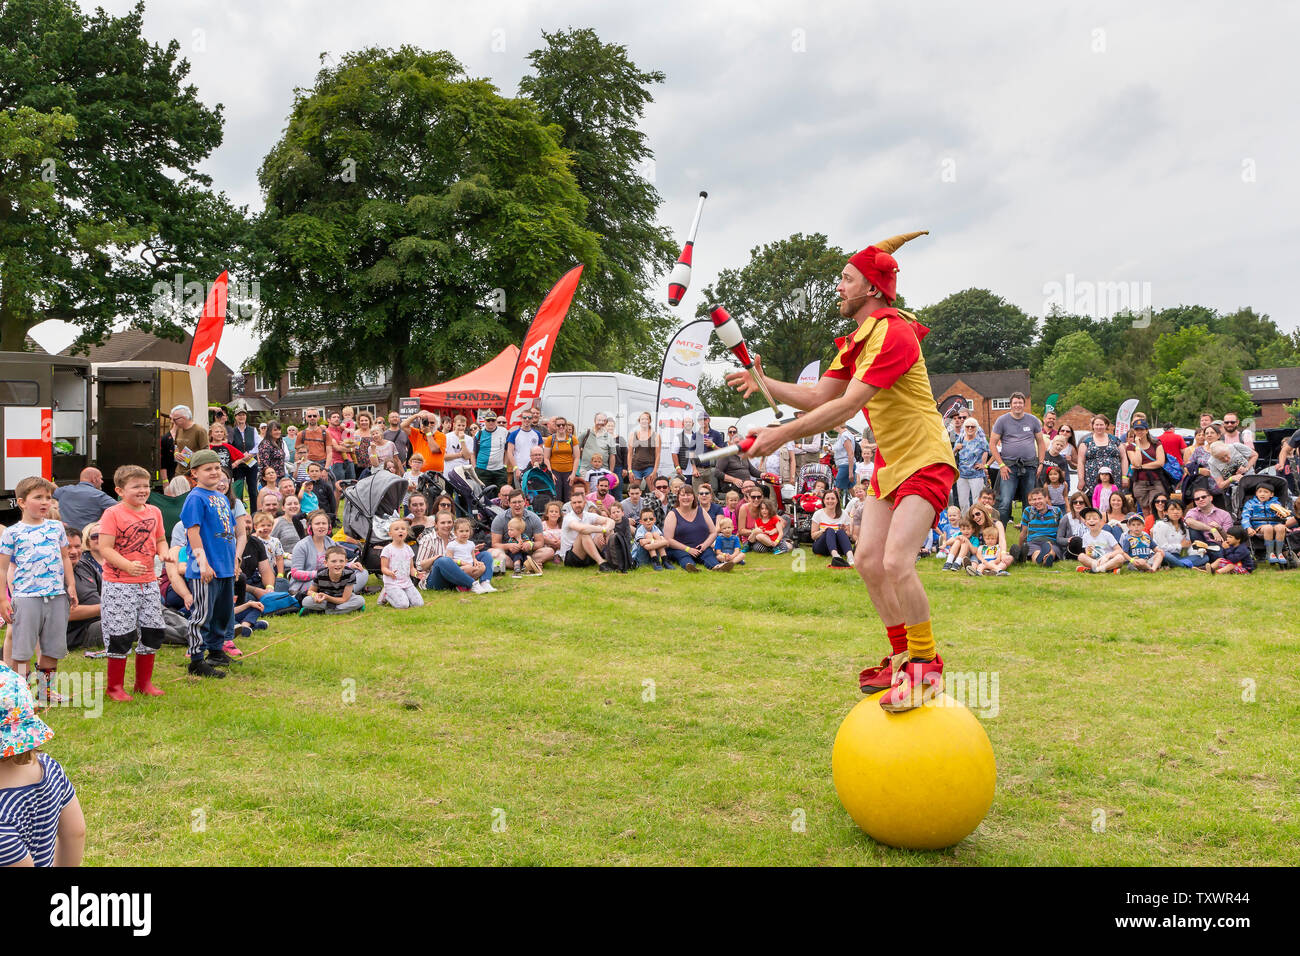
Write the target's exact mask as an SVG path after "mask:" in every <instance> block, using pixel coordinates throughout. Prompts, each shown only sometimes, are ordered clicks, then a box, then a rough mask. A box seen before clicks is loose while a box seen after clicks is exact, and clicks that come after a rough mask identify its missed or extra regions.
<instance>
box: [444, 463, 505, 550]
mask: <svg viewBox="0 0 1300 956" xmlns="http://www.w3.org/2000/svg"><path fill="white" fill-rule="evenodd" d="M446 479H447V489H448V491H447V493H448V494H450V495H451V497H452V501H453V502H455V505H456V517H458V518H469V520H470V521H472V522H473V523H474V530H473V532H471V535H470V536H471V537H472V538H473V539H474V540H475V541H477V542H490V541H491V540H492V520H493V519H494V518H496V516H497V515H499V514H501V513H503V512H504V511H505V509H504V508H500V507H498V506H496V505H494V504H491V503H490V502H489V499H490V498H491V497H492V496H493V495H495V494H496V490H497V487H496V485H484V484H483V482H482V480H480V478H479V476H478V475H476V474H475V473H474V472H473V471H472V470H471V469H469V468H455V469H452V470H451V471H449V472H447V475H446Z"/></svg>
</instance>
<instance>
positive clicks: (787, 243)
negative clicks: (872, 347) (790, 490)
mask: <svg viewBox="0 0 1300 956" xmlns="http://www.w3.org/2000/svg"><path fill="white" fill-rule="evenodd" d="M846 261H848V254H847V253H846V252H845V251H844V250H843V249H839V248H836V247H835V246H831V245H829V244H828V243H827V239H826V237H825V236H824V235H822V234H821V233H814V234H812V235H810V236H805V235H803V234H802V233H796V234H795V235H793V236H791V237H790V238H788V239H782V240H780V241H778V242H773V243H769V244H767V245H765V246H757V247H755V248H753V249H751V250H750V253H749V262H748V263H747V264H746V265H744V266H742V267H740V268H739V269H723V270H722V271H721V272H719V273H718V280H717V282H715V283H714V284H713V285H711V286H708V287H707V288H705V290H704V296H703V302H702V303H701V304H700V306H699V308H698V310H697V313H696V314H697V315H699V316H701V317H704V316H706V315H707V314H708V306H709V305H710V304H712V303H719V304H721V305H724V306H725V307H726V309H727V311H728V312H730V313H731V314H732V315H733V316H735V317H736V319H737V320H738V321H739V322H740V323H741V325H742V326H743V327H744V330H745V338H746V339H747V341H748V342H749V347H750V350H751V351H754V352H757V353H758V354H759V355H761V356H762V357H763V367H764V368H765V369H766V371H767V372H768V374H769V375H772V376H773V377H775V378H780V379H784V380H785V381H794V380H795V379H796V378H797V377H798V375H799V373H800V372H801V371H803V369H804V367H805V366H806V365H807V364H808V363H809V362H812V361H813V360H815V359H817V360H821V361H822V363H823V365H822V370H823V371H825V368H826V363H828V362H830V361H831V360H832V359H833V358H834V357H835V338H836V337H837V336H841V335H844V334H846V333H847V332H848V331H849V330H850V329H851V328H852V327H853V325H852V322H851V320H849V319H845V318H844V317H843V316H841V315H840V311H839V301H840V298H839V295H838V294H837V293H836V291H835V287H836V286H837V285H838V284H839V276H840V270H841V269H843V268H844V263H845V262H846ZM711 341H712V345H711V347H710V353H709V354H710V356H711V357H713V358H719V357H724V356H727V355H729V353H727V352H726V350H725V349H724V348H723V346H722V343H720V342H719V341H718V340H717V337H716V336H715V337H713V339H712V340H711ZM710 411H712V409H710Z"/></svg>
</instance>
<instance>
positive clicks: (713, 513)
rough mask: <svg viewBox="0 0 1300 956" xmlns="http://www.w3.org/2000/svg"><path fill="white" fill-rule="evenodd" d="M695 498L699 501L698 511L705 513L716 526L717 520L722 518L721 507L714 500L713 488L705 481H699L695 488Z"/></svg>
mask: <svg viewBox="0 0 1300 956" xmlns="http://www.w3.org/2000/svg"><path fill="white" fill-rule="evenodd" d="M695 497H696V498H698V499H699V502H700V509H701V510H702V511H707V512H708V513H709V517H710V518H711V519H712V520H713V523H714V525H716V524H717V523H718V519H719V518H721V517H722V505H720V504H718V503H717V501H715V500H714V496H713V486H712V485H711V484H709V483H708V482H707V481H701V482H700V483H699V484H698V485H697V486H696V488H695Z"/></svg>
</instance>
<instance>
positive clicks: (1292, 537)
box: [1232, 475, 1300, 568]
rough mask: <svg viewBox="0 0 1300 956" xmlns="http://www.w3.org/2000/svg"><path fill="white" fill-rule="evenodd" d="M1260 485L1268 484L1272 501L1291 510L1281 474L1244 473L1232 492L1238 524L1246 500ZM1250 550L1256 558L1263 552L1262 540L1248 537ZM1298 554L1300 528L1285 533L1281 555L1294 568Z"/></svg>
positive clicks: (1251, 496)
mask: <svg viewBox="0 0 1300 956" xmlns="http://www.w3.org/2000/svg"><path fill="white" fill-rule="evenodd" d="M1260 485H1268V487H1270V488H1272V489H1273V501H1275V502H1276V503H1277V504H1278V505H1280V506H1281V507H1282V508H1284V509H1285V510H1287V511H1292V510H1293V507H1294V499H1293V498H1292V497H1291V489H1290V487H1288V485H1287V481H1286V479H1285V478H1283V477H1282V476H1281V475H1246V476H1244V477H1243V478H1242V479H1241V480H1240V481H1239V482H1237V488H1236V490H1235V491H1234V492H1233V495H1234V499H1235V500H1234V501H1233V508H1232V517H1233V519H1234V520H1235V521H1236V522H1237V523H1238V524H1240V523H1241V514H1242V512H1243V511H1245V509H1246V502H1248V501H1249V500H1250V499H1251V498H1253V497H1255V492H1256V490H1257V489H1258V488H1259V486H1260ZM1250 550H1251V553H1252V554H1254V555H1255V557H1256V559H1257V560H1258V558H1259V557H1260V556H1261V555H1263V554H1264V542H1263V541H1262V540H1261V539H1260V538H1259V537H1258V536H1256V537H1254V538H1251V539H1250ZM1297 554H1300V529H1296V530H1293V531H1290V532H1288V533H1287V536H1286V546H1285V548H1284V549H1283V557H1285V558H1286V559H1287V566H1288V567H1291V568H1294V567H1297V566H1300V560H1298V559H1297Z"/></svg>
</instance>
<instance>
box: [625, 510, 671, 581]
mask: <svg viewBox="0 0 1300 956" xmlns="http://www.w3.org/2000/svg"><path fill="white" fill-rule="evenodd" d="M633 539H634V543H633V545H632V560H633V561H635V562H636V564H637V567H646V566H649V567H652V568H654V569H655V570H656V571H663V570H665V568H666V565H665V564H664V557H665V556H666V555H667V553H668V539H667V538H665V537H664V533H663V531H662V530H661V529H660V527H659V525H658V524H657V523H656V522H655V513H654V509H653V508H645V509H643V510H642V511H641V521H640V524H638V525H637V529H636V534H635V535H634V536H633Z"/></svg>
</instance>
